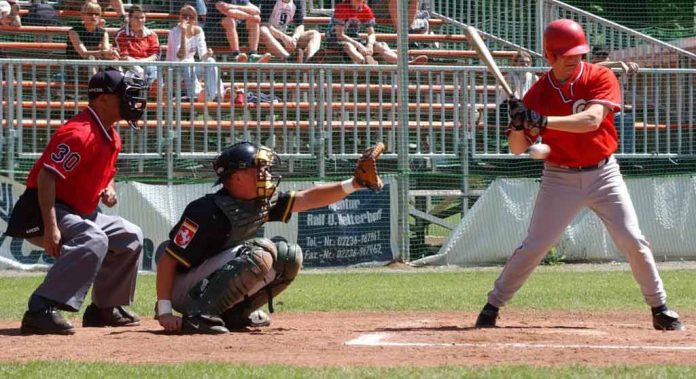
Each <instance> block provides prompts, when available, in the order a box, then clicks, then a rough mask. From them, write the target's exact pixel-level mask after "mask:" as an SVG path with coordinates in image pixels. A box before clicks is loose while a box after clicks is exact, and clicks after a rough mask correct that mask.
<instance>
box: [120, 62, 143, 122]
mask: <svg viewBox="0 0 696 379" xmlns="http://www.w3.org/2000/svg"><path fill="white" fill-rule="evenodd" d="M122 85H123V88H122V90H121V96H120V97H121V103H120V109H119V110H120V112H121V117H122V118H123V119H124V120H126V121H127V122H128V125H130V127H131V128H133V129H138V124H137V122H138V120H140V118H141V117H143V113H144V112H145V106H146V105H147V98H146V93H147V84H146V82H145V79H143V78H142V77H141V76H140V75H138V74H136V73H135V72H133V71H126V73H125V75H124V78H123V84H122Z"/></svg>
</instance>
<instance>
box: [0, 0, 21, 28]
mask: <svg viewBox="0 0 696 379" xmlns="http://www.w3.org/2000/svg"><path fill="white" fill-rule="evenodd" d="M0 25H5V26H22V20H21V19H20V18H19V5H17V2H16V1H15V0H7V1H5V0H3V1H0Z"/></svg>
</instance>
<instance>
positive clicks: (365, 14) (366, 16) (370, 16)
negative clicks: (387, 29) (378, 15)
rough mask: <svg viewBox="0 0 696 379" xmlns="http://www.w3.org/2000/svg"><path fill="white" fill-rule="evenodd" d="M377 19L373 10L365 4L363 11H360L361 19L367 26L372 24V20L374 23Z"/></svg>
mask: <svg viewBox="0 0 696 379" xmlns="http://www.w3.org/2000/svg"><path fill="white" fill-rule="evenodd" d="M374 20H375V14H374V13H373V12H372V9H370V7H368V6H367V5H365V6H364V7H363V9H362V12H360V21H361V22H362V23H364V24H366V25H367V26H371V25H370V22H372V23H374Z"/></svg>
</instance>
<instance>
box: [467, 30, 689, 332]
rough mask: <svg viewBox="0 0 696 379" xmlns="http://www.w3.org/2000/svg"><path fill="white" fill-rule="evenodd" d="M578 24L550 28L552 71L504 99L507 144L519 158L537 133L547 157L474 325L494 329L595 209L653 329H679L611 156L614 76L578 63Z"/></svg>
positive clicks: (617, 101) (583, 47)
mask: <svg viewBox="0 0 696 379" xmlns="http://www.w3.org/2000/svg"><path fill="white" fill-rule="evenodd" d="M589 50H590V49H589V47H588V45H587V42H586V38H585V33H584V32H583V30H582V27H581V26H580V25H579V24H578V23H576V22H575V21H572V20H567V19H562V20H556V21H553V22H551V23H549V24H548V25H547V27H546V29H545V30H544V56H545V58H546V60H547V61H548V63H549V65H550V66H551V70H550V71H549V72H548V73H547V74H545V75H544V76H543V77H542V78H541V79H540V80H539V81H538V82H536V83H535V84H534V85H533V86H532V88H531V89H530V90H529V91H528V92H527V93H526V94H525V96H524V99H523V100H522V101H520V100H517V99H511V100H509V101H508V106H509V113H510V119H511V123H510V127H509V128H508V129H509V130H508V141H509V143H510V151H511V152H512V153H513V154H521V153H523V152H524V151H525V150H527V148H528V147H529V146H530V143H531V141H532V138H536V136H537V135H539V134H540V135H541V136H542V137H543V140H544V142H545V143H546V144H548V145H549V146H550V147H551V152H550V154H549V155H548V156H547V158H546V162H545V165H544V170H543V174H542V180H541V186H540V188H539V193H538V195H537V199H536V204H535V206H534V212H533V214H532V218H531V221H530V224H529V229H528V234H527V237H526V238H525V240H524V241H523V242H522V244H521V245H520V246H519V247H518V248H517V249H516V250H515V251H514V253H513V254H512V256H511V257H510V258H509V259H508V261H507V263H506V264H505V268H504V269H503V271H502V273H501V274H500V276H499V277H498V279H497V280H496V281H495V284H494V286H493V290H492V291H491V292H490V293H489V294H488V303H487V304H486V305H485V306H484V308H483V310H482V311H481V313H480V314H479V316H478V319H477V320H476V326H477V327H479V328H490V327H494V326H495V325H496V320H497V318H498V309H499V307H502V306H503V305H505V303H507V302H508V301H509V300H510V299H511V298H512V296H513V295H514V294H515V292H517V290H519V289H520V287H522V285H523V284H524V282H525V281H526V280H527V278H528V277H529V275H531V273H532V271H533V270H534V268H535V267H536V266H537V265H539V262H541V260H542V259H543V258H544V256H545V255H546V253H547V252H548V251H549V249H550V248H551V247H552V246H553V245H554V244H556V243H557V242H558V240H559V238H560V236H561V234H562V233H563V231H564V229H565V228H566V226H568V224H569V223H570V222H571V221H572V220H573V218H574V217H575V215H576V214H577V213H578V212H579V211H580V210H581V209H582V208H585V207H587V208H589V209H591V210H592V211H594V212H595V213H596V214H597V216H599V218H600V219H601V220H602V222H603V223H604V225H605V226H606V228H607V229H608V231H609V234H611V236H612V238H613V240H614V243H615V244H616V246H617V247H618V249H619V251H621V253H622V254H623V255H624V256H625V257H626V258H627V260H628V262H629V264H630V265H631V270H632V271H633V276H634V278H635V279H636V281H637V282H638V284H639V286H640V289H641V291H642V292H643V297H644V298H645V301H646V303H648V305H649V306H650V307H651V308H652V322H653V327H654V328H655V329H657V330H683V329H684V325H683V324H682V323H681V322H680V320H679V316H678V315H677V313H676V312H674V311H671V310H669V309H668V308H667V303H666V297H667V296H666V294H665V290H664V288H663V285H662V279H660V275H659V274H658V272H657V268H656V266H655V260H654V258H653V255H652V251H651V250H650V244H649V243H648V241H647V240H646V238H645V237H644V236H643V233H642V232H641V230H640V228H639V226H638V217H637V216H636V212H635V209H634V208H633V203H632V202H631V198H630V196H629V193H628V190H627V188H626V183H625V182H624V180H623V177H622V176H621V172H620V171H619V165H618V164H617V162H616V160H615V159H614V157H613V156H612V154H613V153H614V152H615V151H616V149H617V146H618V140H617V135H616V128H615V127H614V116H613V113H614V112H617V111H619V110H620V109H621V93H620V87H619V83H618V81H617V79H616V76H614V74H613V73H612V72H611V71H610V70H609V69H607V68H604V67H600V66H597V65H594V64H590V63H587V62H584V61H582V57H583V55H584V54H586V53H587V52H588V51H589Z"/></svg>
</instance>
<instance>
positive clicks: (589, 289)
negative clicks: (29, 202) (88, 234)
mask: <svg viewBox="0 0 696 379" xmlns="http://www.w3.org/2000/svg"><path fill="white" fill-rule="evenodd" d="M625 267H626V266H625V265H623V266H622V267H621V268H619V269H618V270H606V269H602V268H601V267H600V270H594V269H590V270H588V269H587V268H586V267H584V266H582V268H581V267H580V266H573V265H561V266H557V267H540V268H539V269H538V270H537V272H536V273H535V274H534V275H533V276H532V277H531V279H530V280H529V281H528V282H527V284H526V285H525V286H524V287H523V288H522V290H521V291H520V292H519V293H518V295H517V296H516V297H515V299H514V300H513V302H512V303H511V304H510V305H509V308H511V309H535V310H544V309H549V310H588V311H589V310H597V311H602V310H622V309H626V310H643V309H645V311H646V312H647V311H648V309H647V307H646V305H645V304H644V303H643V300H642V296H641V294H640V291H639V290H638V288H637V285H636V284H635V282H634V280H633V277H632V275H631V273H630V271H627V270H625ZM498 272H499V269H488V270H480V269H478V270H464V269H462V270H432V269H426V270H412V271H394V270H388V269H385V270H377V271H375V270H365V271H354V270H346V271H342V272H334V271H332V272H326V271H307V272H305V273H303V274H302V275H300V277H299V278H298V279H297V280H296V282H295V283H294V284H293V286H292V287H290V289H289V290H288V291H287V292H286V293H284V294H282V295H281V296H280V297H279V298H277V299H276V300H275V305H276V312H279V313H280V315H282V313H284V312H316V311H320V312H323V311H333V312H336V311H338V312H340V311H353V310H366V311H370V310H371V311H375V310H377V311H379V310H384V311H400V310H437V311H447V310H454V311H476V310H478V309H480V307H481V306H482V305H483V304H484V302H485V298H486V293H487V292H488V291H489V290H490V287H491V286H492V283H493V281H494V280H495V278H496V276H497V274H498ZM661 275H662V278H663V280H664V282H665V287H666V289H667V291H668V295H669V299H670V300H669V303H670V306H671V307H672V308H674V309H676V310H679V311H684V312H693V311H695V310H696V297H694V296H693V293H694V292H693V291H694V288H696V271H695V270H691V269H670V270H662V272H661ZM41 279H42V276H18V277H0V320H5V321H8V320H19V319H20V318H21V316H22V313H23V312H24V310H25V307H26V300H27V297H28V295H29V294H30V293H31V291H32V290H33V289H34V287H35V286H37V285H38V284H39V283H40V281H41ZM154 279H155V277H154V275H151V274H144V275H141V276H140V278H139V281H138V290H137V295H136V296H137V298H136V303H135V305H134V306H133V308H134V310H135V311H136V312H138V313H140V314H141V315H144V316H151V315H152V305H153V303H154V299H155V296H154V293H155V290H154V285H155V284H154V283H155V280H154ZM83 309H84V307H83ZM66 316H69V317H74V318H75V319H79V317H80V316H81V315H79V314H66ZM278 317H282V316H278ZM464 322H465V321H464V320H463V321H462V323H464ZM686 322H687V324H690V320H686ZM1 347H2V342H1V340H0V348H1ZM56 348H59V347H56ZM549 353H552V352H549ZM694 364H695V365H696V358H694ZM116 376H118V377H194V376H195V377H263V378H266V377H283V378H285V377H332V378H333V377H336V378H339V377H340V378H351V377H436V378H438V377H443V378H450V377H501V378H502V377H504V378H537V377H549V378H551V377H553V378H557V377H568V378H578V377H582V378H586V377H589V378H594V377H624V378H635V377H644V378H667V377H684V378H687V377H696V366H643V365H640V364H639V362H636V365H635V366H610V367H603V368H597V367H584V366H568V367H558V368H536V367H528V366H491V367H456V366H446V367H438V368H427V369H425V368H394V369H385V368H351V367H348V368H345V369H336V368H325V369H322V368H293V367H284V366H248V365H229V364H208V363H196V364H181V365H166V366H154V365H112V364H84V363H65V362H33V363H30V364H16V363H0V377H3V378H5V377H31V378H35V377H71V378H73V377H85V378H86V377H116Z"/></svg>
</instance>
